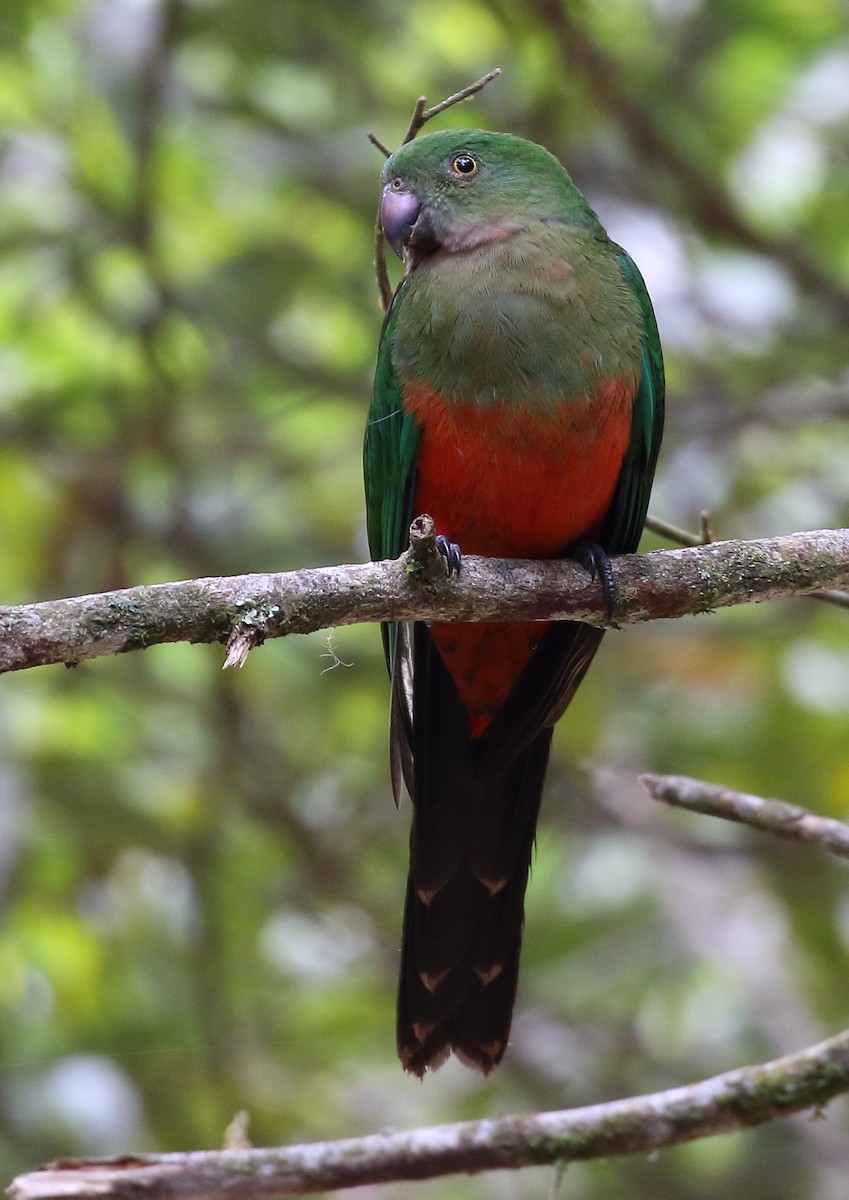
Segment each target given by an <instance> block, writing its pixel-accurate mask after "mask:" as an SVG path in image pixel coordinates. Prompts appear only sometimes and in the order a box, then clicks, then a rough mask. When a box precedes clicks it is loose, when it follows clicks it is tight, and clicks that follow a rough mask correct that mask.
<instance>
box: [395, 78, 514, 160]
mask: <svg viewBox="0 0 849 1200" xmlns="http://www.w3.org/2000/svg"><path fill="white" fill-rule="evenodd" d="M500 74H501V67H493V69H492V70H491V71H487V73H486V75H482V76H481V78H480V79H476V80H475V82H474V83H470V84H469V86H468V87H464V88H461V89H460V91H459V92H455V93H454V95H453V96H449V97H448V99H447V100H442V101H440V103H439V104H434V106H433V108H425V105H426V104H427V96H419V98H418V100H417V102H416V107H415V109H414V111H413V119H412V120H411V121H410V128H409V129H408V130H407V136H406V137H405V138H404V143H403V144H404V145H405V146H406V144H407V142H411V141H412V140H413V138H414V137H415V136H416V134H417V133H418V132H419V130H420V129H421V127H422V126H423V125H425V124H427V122H428V121H430V120H431V118H432V117H435V116H438V114H439V113H441V112H445V110H446V108H451V106H452V105H454V104H459V103H460V101H461V100H468V99H469V97H470V96H475V95H477V93H478V92H481V91H483V89H484V88H485V87H486V85H487V84H488V83H491V82H492V80H493V79H495V78H497V76H499V75H500Z"/></svg>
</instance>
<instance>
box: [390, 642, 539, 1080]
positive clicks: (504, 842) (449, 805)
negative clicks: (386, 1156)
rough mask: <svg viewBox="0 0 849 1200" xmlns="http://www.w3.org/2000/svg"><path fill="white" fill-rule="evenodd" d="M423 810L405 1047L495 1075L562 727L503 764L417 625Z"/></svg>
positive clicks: (413, 855) (420, 1060) (404, 1001)
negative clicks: (492, 760) (489, 750)
mask: <svg viewBox="0 0 849 1200" xmlns="http://www.w3.org/2000/svg"><path fill="white" fill-rule="evenodd" d="M414 681H415V682H414V696H413V705H414V711H415V713H416V720H415V721H414V729H413V730H412V746H411V749H412V752H413V753H412V764H413V765H412V775H413V778H412V781H411V782H412V784H413V787H412V789H411V790H412V793H413V796H414V817H413V827H412V833H411V838H410V873H409V877H408V881H407V898H406V904H405V909H404V943H403V950H402V960H401V976H400V981H399V990H398V1053H399V1055H400V1058H401V1061H402V1063H403V1065H404V1067H405V1069H406V1070H407V1071H409V1072H411V1073H412V1074H414V1075H423V1074H424V1072H425V1070H427V1069H428V1068H430V1069H431V1070H434V1069H435V1068H436V1067H438V1066H439V1065H440V1064H441V1063H442V1062H443V1061H444V1060H445V1058H446V1057H447V1056H448V1054H449V1053H451V1051H454V1052H455V1053H456V1054H457V1055H458V1057H459V1058H460V1059H461V1060H462V1061H463V1062H465V1063H466V1064H467V1065H468V1066H471V1067H474V1068H476V1069H478V1070H480V1071H483V1072H484V1074H486V1073H487V1072H489V1071H490V1070H491V1069H492V1068H493V1067H494V1066H496V1065H497V1064H498V1062H499V1061H500V1059H501V1056H502V1054H503V1053H504V1050H505V1047H506V1045H507V1038H508V1035H509V1032H510V1022H511V1018H512V1011H513V1001H514V998H515V995H516V983H517V979H518V972H519V952H520V949H521V942H522V921H523V913H524V895H525V887H526V884H527V881H528V871H529V868H530V862H531V854H532V850H533V842H534V832H535V829H536V822H537V814H538V812H539V804H540V797H541V794H542V786H543V780H544V778H545V769H546V765H547V763H548V754H549V749H550V745H551V728H549V727H544V728H542V729H540V730H538V732H537V733H536V735H535V736H534V737H533V738H532V740H531V741H530V743H529V744H528V745H527V746H526V747H525V748H523V749H522V750H521V751H520V752H519V753H518V754H516V755H515V756H514V757H512V758H510V759H508V761H507V762H506V763H502V764H500V766H499V768H498V769H497V771H496V772H492V771H488V770H487V769H486V763H485V761H484V759H485V747H484V746H483V745H482V739H473V738H470V737H469V734H468V717H467V714H466V711H465V709H464V707H463V705H462V704H461V702H460V700H459V698H458V696H457V693H456V690H455V688H454V685H453V682H452V680H451V678H450V676H449V675H448V672H447V671H446V669H445V667H444V665H443V663H442V660H441V658H440V656H439V653H438V651H437V650H436V648H435V646H433V644H432V643H431V642H430V638H429V637H428V636H427V633H426V632H425V631H424V630H423V629H420V630H417V631H416V647H415V671H414Z"/></svg>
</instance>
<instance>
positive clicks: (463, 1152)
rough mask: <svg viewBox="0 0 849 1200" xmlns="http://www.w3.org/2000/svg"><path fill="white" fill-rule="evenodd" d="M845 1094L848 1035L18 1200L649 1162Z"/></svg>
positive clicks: (200, 1196)
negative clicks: (643, 1080) (560, 1107)
mask: <svg viewBox="0 0 849 1200" xmlns="http://www.w3.org/2000/svg"><path fill="white" fill-rule="evenodd" d="M847 1090H849V1030H847V1031H845V1032H843V1033H841V1034H838V1035H837V1036H836V1037H833V1038H830V1039H829V1040H828V1041H824V1042H820V1043H819V1044H817V1045H815V1046H811V1047H809V1048H808V1049H806V1050H802V1051H800V1052H798V1053H796V1054H790V1055H787V1056H786V1057H784V1058H778V1059H774V1060H773V1061H772V1062H767V1063H762V1064H761V1065H759V1066H753V1067H742V1068H738V1069H737V1070H734V1071H728V1072H726V1073H725V1074H723V1075H716V1076H714V1077H713V1078H712V1079H705V1080H702V1081H701V1082H700V1083H693V1084H689V1085H687V1086H685V1087H677V1088H671V1089H670V1090H668V1091H665V1092H655V1093H653V1094H651V1095H644V1096H635V1097H633V1098H630V1099H627V1100H614V1101H611V1102H610V1103H607V1104H593V1105H590V1106H588V1107H586V1108H576V1109H566V1110H564V1111H560V1112H547V1113H536V1114H524V1115H518V1116H509V1117H500V1118H497V1119H486V1120H482V1121H467V1122H464V1123H462V1124H457V1125H440V1126H435V1127H433V1128H430V1129H418V1130H414V1131H411V1132H401V1133H397V1132H394V1133H380V1134H372V1135H371V1136H369V1137H363V1138H351V1139H346V1140H345V1141H338V1142H325V1143H315V1144H312V1145H304V1146H289V1147H285V1148H278V1149H267V1150H259V1149H255V1150H219V1151H195V1152H192V1153H188V1154H163V1155H138V1156H136V1155H133V1156H122V1157H120V1158H114V1159H93V1160H89V1161H84V1160H83V1161H77V1162H73V1161H72V1162H60V1163H54V1164H51V1165H50V1166H47V1167H44V1168H43V1169H42V1170H40V1171H33V1172H31V1173H30V1174H27V1175H19V1176H18V1178H17V1179H15V1181H14V1182H13V1183H12V1186H11V1187H10V1188H9V1195H10V1196H11V1197H12V1200H84V1198H94V1197H98V1198H99V1200H108V1198H111V1200H138V1197H140V1196H144V1197H146V1198H147V1200H213V1198H214V1197H224V1196H226V1197H228V1198H229V1200H266V1198H270V1197H274V1196H294V1195H306V1194H308V1193H315V1192H325V1191H330V1190H333V1189H336V1188H350V1187H357V1186H361V1185H363V1184H367V1183H372V1184H373V1183H388V1182H391V1181H394V1180H399V1179H437V1178H441V1177H444V1176H446V1175H450V1174H455V1173H457V1172H461V1171H462V1172H467V1173H472V1172H479V1171H491V1170H497V1169H500V1168H502V1169H503V1168H508V1167H509V1168H516V1167H524V1166H538V1165H540V1164H543V1163H556V1162H574V1161H580V1160H586V1159H591V1158H601V1157H609V1156H611V1155H625V1154H647V1153H650V1152H652V1151H654V1150H658V1149H660V1148H662V1147H666V1146H674V1145H679V1144H680V1143H682V1142H689V1141H693V1140H694V1139H696V1138H703V1137H710V1136H712V1135H714V1134H718V1133H727V1132H729V1131H731V1130H735V1129H746V1128H750V1127H752V1126H756V1125H762V1124H764V1123H765V1122H766V1121H771V1120H773V1119H775V1118H777V1117H783V1116H787V1115H789V1114H790V1113H794V1112H800V1111H802V1110H804V1109H808V1108H815V1109H816V1110H817V1111H820V1110H821V1109H822V1106H823V1105H825V1104H826V1103H827V1102H828V1101H829V1100H831V1099H832V1098H833V1097H834V1096H837V1095H840V1094H841V1093H842V1092H846V1091H847Z"/></svg>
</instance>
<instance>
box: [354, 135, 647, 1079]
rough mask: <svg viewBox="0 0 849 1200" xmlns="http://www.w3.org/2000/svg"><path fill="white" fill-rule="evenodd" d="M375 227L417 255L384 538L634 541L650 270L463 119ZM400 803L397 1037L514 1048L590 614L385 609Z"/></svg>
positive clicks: (380, 519)
mask: <svg viewBox="0 0 849 1200" xmlns="http://www.w3.org/2000/svg"><path fill="white" fill-rule="evenodd" d="M381 182H382V185H383V192H382V197H381V201H380V222H381V225H382V227H383V231H384V234H385V236H386V239H387V241H388V243H389V244H390V245H391V246H392V247H393V249H394V250H395V251H396V252H397V253H398V254H399V256H401V257H402V258H403V260H404V263H405V266H406V271H405V274H404V278H403V280H402V282H401V283H400V285H399V287H398V289H397V291H396V293H395V296H394V298H393V301H392V304H391V306H390V308H389V310H388V312H387V314H386V319H385V322H384V325H383V332H382V335H381V340H380V350H379V354H378V361H377V370H376V377H375V385H374V396H373V400H372V404H371V408H370V411H369V416H368V423H367V427H366V434H365V448H364V463H365V485H366V512H367V524H368V537H369V547H370V552H371V554H372V557H373V558H375V559H383V558H390V557H397V556H398V555H399V554H401V552H402V551H403V550H404V548H405V546H406V545H407V541H408V533H409V525H410V522H411V519H412V518H413V517H414V516H416V515H420V514H422V513H429V514H430V515H431V516H432V517H433V519H434V521H435V524H436V530H437V533H438V534H439V535H440V547H441V549H442V551H443V553H444V554H445V555H446V558H447V559H448V566H449V570H456V569H458V568H459V564H460V552H461V551H462V552H463V553H468V554H482V555H489V556H493V557H507V558H559V557H573V558H577V559H578V560H579V561H581V562H583V563H585V564H586V565H588V566H589V567H590V568H591V569H593V570H594V571H598V572H599V574H600V576H601V580H602V583H604V584H605V586H606V588H607V592H608V598H609V599H612V588H613V580H612V573H611V572H610V564H609V561H608V559H607V554H619V553H625V552H628V551H633V550H635V549H636V546H637V543H638V541H639V539H640V533H641V530H642V528H643V521H644V519H645V514H646V508H647V505H648V497H649V491H650V489H651V483H652V476H653V474H654V468H655V462H656V460H657V453H658V449H659V446H660V439H661V430H662V425H663V399H664V383H663V364H662V359H661V351H660V342H659V339H658V333H657V326H656V323H655V319H654V314H653V312H652V307H651V302H650V300H649V297H648V293H647V292H646V288H645V285H644V283H643V280H642V277H641V276H640V273H639V271H638V270H637V268H636V266H635V265H634V263H633V262H632V261H631V259H630V258H629V257H628V255H627V254H626V253H625V251H624V250H622V249H621V248H620V247H619V246H617V245H615V243H613V242H611V241H610V239H609V238H608V236H607V234H606V232H605V230H604V229H603V227H602V225H601V224H600V222H599V220H598V218H597V217H596V216H595V214H594V213H593V211H592V210H591V209H590V207H589V205H588V204H587V202H586V200H585V199H584V197H583V196H582V195H581V193H580V192H579V191H578V189H577V188H576V187H575V185H574V184H573V183H572V180H571V179H570V177H569V175H568V174H567V173H566V171H565V170H564V168H563V167H562V166H561V165H560V163H559V162H558V161H557V159H556V158H554V157H553V156H552V155H551V154H549V153H548V151H547V150H545V149H543V147H542V146H538V145H536V144H534V143H533V142H529V141H525V140H524V139H523V138H518V137H513V136H510V135H508V134H500V133H489V132H485V131H481V130H468V129H459V130H458V129H452V130H447V131H445V132H439V133H432V134H428V135H425V136H423V137H420V138H418V139H417V140H414V141H412V142H409V143H408V144H406V145H404V146H402V147H401V148H400V149H399V150H397V151H396V152H395V153H394V154H392V155H391V156H390V157H389V158H388V160H387V162H386V165H385V167H384V170H383V174H382V176H381ZM383 634H384V646H385V650H386V657H387V663H388V666H389V671H390V676H391V688H392V706H391V728H390V744H391V752H390V758H391V766H392V784H393V789H394V792H395V798H396V802H397V801H398V798H399V794H400V791H401V785H402V781H403V782H404V783H405V784H406V787H407V789H408V791H409V793H410V796H411V797H412V801H413V824H412V832H411V838H410V871H409V879H408V884H407V896H406V903H405V911H404V935H403V949H402V959H401V972H400V982H399V990H398V1018H397V1040H398V1053H399V1056H400V1058H401V1062H402V1064H403V1066H404V1068H405V1069H406V1070H407V1071H408V1072H410V1073H412V1074H414V1075H418V1076H421V1075H423V1074H424V1072H425V1071H426V1070H427V1069H431V1070H434V1069H436V1068H437V1067H438V1066H439V1065H440V1064H441V1063H442V1062H443V1061H444V1060H445V1058H446V1057H447V1056H448V1054H449V1053H450V1052H451V1051H454V1052H455V1053H456V1054H457V1055H458V1056H459V1058H460V1059H461V1060H462V1061H463V1062H464V1063H466V1064H467V1065H469V1066H471V1067H474V1068H476V1069H478V1070H480V1071H482V1072H483V1073H484V1074H486V1073H487V1072H489V1071H490V1070H491V1069H492V1068H493V1067H494V1066H496V1065H497V1064H498V1062H499V1061H500V1059H501V1057H502V1055H503V1053H504V1049H505V1046H506V1044H507V1038H508V1034H509V1031H510V1023H511V1017H512V1009H513V1002H514V998H515V993H516V983H517V978H518V970H519V951H520V946H521V938H522V923H523V915H524V912H523V910H524V894H525V887H526V884H527V880H528V872H529V869H530V861H531V854H532V850H533V842H534V831H535V826H536V821H537V814H538V811H539V805H540V797H541V793H542V787H543V781H544V777H545V771H546V765H547V762H548V755H549V748H550V745H551V735H552V727H553V726H554V724H555V722H556V721H557V720H558V718H559V717H560V716H561V715H562V714H563V712H564V710H565V709H566V707H567V705H568V704H569V702H570V700H571V699H572V697H573V696H574V694H575V691H576V689H577V687H578V685H579V683H580V682H581V679H582V678H583V675H584V672H585V671H586V669H587V667H588V666H589V664H590V661H591V659H592V657H593V655H594V654H595V652H596V650H597V649H598V645H599V642H600V641H601V637H602V630H600V629H596V628H594V627H593V626H590V625H584V624H580V623H577V622H564V621H552V622H535V623H509V624H508V623H502V624H495V623H488V624H487V623H479V624H473V623H464V624H443V623H437V622H433V623H428V622H416V623H415V624H413V625H411V626H408V625H396V626H384V628H383Z"/></svg>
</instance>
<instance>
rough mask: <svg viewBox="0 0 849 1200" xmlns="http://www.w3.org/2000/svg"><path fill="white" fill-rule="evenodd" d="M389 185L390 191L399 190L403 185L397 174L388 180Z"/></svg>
mask: <svg viewBox="0 0 849 1200" xmlns="http://www.w3.org/2000/svg"><path fill="white" fill-rule="evenodd" d="M389 186H390V187H391V188H392V191H393V192H400V190H401V188H402V187H403V186H404V185H403V183H402V182H401V180H400V179H399V178H398V176H397V175H396V176H395V178H394V179H391V180H390V181H389Z"/></svg>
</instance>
